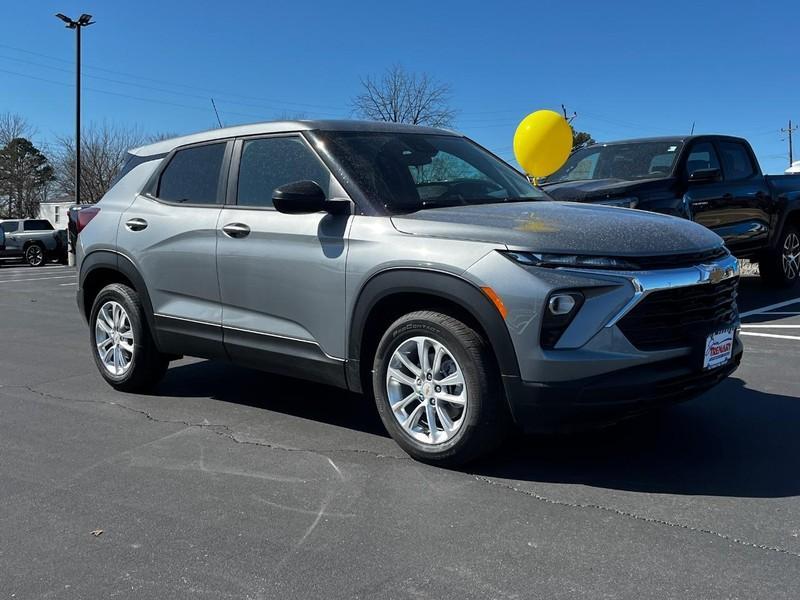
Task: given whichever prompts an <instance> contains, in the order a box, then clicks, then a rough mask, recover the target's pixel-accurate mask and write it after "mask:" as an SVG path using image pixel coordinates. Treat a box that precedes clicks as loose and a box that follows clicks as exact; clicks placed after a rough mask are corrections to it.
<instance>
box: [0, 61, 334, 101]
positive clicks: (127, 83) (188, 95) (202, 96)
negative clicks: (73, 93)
mask: <svg viewBox="0 0 800 600" xmlns="http://www.w3.org/2000/svg"><path fill="white" fill-rule="evenodd" d="M0 59H5V60H12V61H15V62H20V63H23V64H28V65H34V66H37V67H41V68H44V69H50V70H53V71H59V72H62V73H66V72H68V71H67V70H66V69H63V68H61V67H54V66H52V65H45V64H42V63H37V62H34V61H30V60H24V59H21V58H15V57H11V56H5V55H2V54H0ZM84 77H88V78H90V79H95V80H98V81H105V82H108V83H115V84H118V85H125V86H131V87H135V88H137V89H144V90H151V91H154V92H160V93H164V94H172V95H174V96H183V97H186V98H197V99H199V100H206V98H208V95H206V94H192V93H188V92H176V91H173V90H168V89H164V88H159V87H153V86H148V85H144V84H141V83H134V82H130V81H122V80H120V79H112V78H110V77H102V76H100V75H90V74H87V73H84ZM217 97H218V98H219V96H217ZM222 100H223V101H224V102H226V103H228V104H234V105H238V106H247V107H252V108H261V109H267V110H273V111H281V110H286V107H282V106H268V105H265V104H254V103H252V102H240V101H236V100H230V99H227V98H223V99H222ZM327 114H331V113H327Z"/></svg>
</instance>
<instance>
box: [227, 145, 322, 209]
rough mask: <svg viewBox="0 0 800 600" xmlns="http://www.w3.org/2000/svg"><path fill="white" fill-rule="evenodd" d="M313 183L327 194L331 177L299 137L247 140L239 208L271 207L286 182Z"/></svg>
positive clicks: (241, 165) (239, 191)
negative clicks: (276, 190) (278, 189)
mask: <svg viewBox="0 0 800 600" xmlns="http://www.w3.org/2000/svg"><path fill="white" fill-rule="evenodd" d="M306 180H308V181H314V182H316V183H317V184H319V186H320V187H321V188H322V189H323V190H325V192H326V193H327V192H328V189H329V187H330V182H331V176H330V173H329V172H328V170H327V169H326V168H325V166H324V165H323V164H322V163H321V162H320V160H319V159H318V158H317V157H316V155H315V154H314V153H313V152H312V150H311V149H310V148H309V147H308V145H307V144H306V143H305V142H304V141H303V140H302V139H300V138H299V137H295V136H291V137H274V138H261V139H257V140H248V141H246V142H245V143H244V146H243V147H242V157H241V159H240V160H239V189H238V191H237V196H236V203H237V204H239V205H241V206H261V207H263V206H266V207H270V206H272V193H273V192H274V191H275V188H278V187H280V186H282V185H285V184H287V183H294V182H295V181H306Z"/></svg>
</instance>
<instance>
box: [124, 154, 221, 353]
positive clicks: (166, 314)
mask: <svg viewBox="0 0 800 600" xmlns="http://www.w3.org/2000/svg"><path fill="white" fill-rule="evenodd" d="M231 147H232V142H227V141H216V142H211V143H205V144H199V145H194V146H187V147H184V148H180V149H178V150H176V151H175V152H173V153H172V154H171V155H170V156H167V157H166V158H165V159H164V161H165V163H164V165H163V166H162V167H161V169H160V171H159V172H158V173H157V174H156V175H155V178H154V180H153V181H152V182H151V184H150V186H149V187H148V189H147V190H146V193H144V194H140V195H138V196H137V197H136V199H135V200H134V202H133V204H132V205H131V206H130V207H129V208H128V209H127V210H126V211H125V213H124V214H123V216H122V219H121V222H120V226H119V234H118V238H117V242H118V247H119V249H120V251H121V252H122V253H123V254H124V255H125V256H126V257H127V258H128V259H129V260H130V261H131V262H133V263H134V264H135V266H136V267H137V269H138V271H139V273H140V274H141V275H142V277H143V279H144V282H145V284H146V286H147V290H148V292H149V295H150V300H151V302H152V304H153V312H154V313H155V322H156V328H157V330H158V338H159V343H160V344H161V346H162V350H164V351H166V352H175V353H179V354H183V353H185V354H190V355H195V356H208V357H216V356H220V357H221V356H224V348H223V346H222V329H221V319H222V309H221V306H220V297H219V286H218V284H217V268H216V245H217V235H216V231H217V222H218V220H219V216H220V211H221V210H222V203H223V199H224V194H225V186H226V182H227V172H228V166H229V163H230V151H231Z"/></svg>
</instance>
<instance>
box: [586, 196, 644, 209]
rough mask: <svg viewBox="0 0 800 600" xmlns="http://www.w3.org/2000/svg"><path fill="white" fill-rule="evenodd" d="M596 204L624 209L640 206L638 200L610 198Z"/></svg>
mask: <svg viewBox="0 0 800 600" xmlns="http://www.w3.org/2000/svg"><path fill="white" fill-rule="evenodd" d="M595 204H604V205H605V206H620V207H622V208H636V205H637V204H639V199H638V198H609V199H608V200H601V201H600V202H595Z"/></svg>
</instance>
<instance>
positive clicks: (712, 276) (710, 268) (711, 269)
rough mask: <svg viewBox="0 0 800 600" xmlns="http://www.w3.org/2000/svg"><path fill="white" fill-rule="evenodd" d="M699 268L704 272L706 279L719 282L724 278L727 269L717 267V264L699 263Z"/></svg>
mask: <svg viewBox="0 0 800 600" xmlns="http://www.w3.org/2000/svg"><path fill="white" fill-rule="evenodd" d="M699 268H700V269H701V270H703V271H704V272H705V274H706V279H707V280H708V281H709V282H710V283H719V282H720V281H722V280H723V279H725V277H726V274H727V269H724V268H722V267H718V266H717V265H700V267H699Z"/></svg>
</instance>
